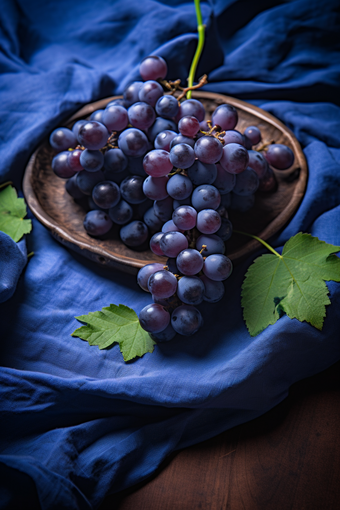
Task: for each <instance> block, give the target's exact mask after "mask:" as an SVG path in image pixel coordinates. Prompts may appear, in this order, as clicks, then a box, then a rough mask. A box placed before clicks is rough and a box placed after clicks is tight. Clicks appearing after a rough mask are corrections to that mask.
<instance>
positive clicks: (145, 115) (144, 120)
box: [117, 102, 156, 131]
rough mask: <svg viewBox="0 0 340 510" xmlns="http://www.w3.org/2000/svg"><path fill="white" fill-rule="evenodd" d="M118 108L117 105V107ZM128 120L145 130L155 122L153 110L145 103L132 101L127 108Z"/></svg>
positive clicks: (134, 125)
mask: <svg viewBox="0 0 340 510" xmlns="http://www.w3.org/2000/svg"><path fill="white" fill-rule="evenodd" d="M117 108H118V107H117ZM128 116H129V122H130V124H132V126H133V127H135V128H138V129H142V130H144V131H145V130H146V129H148V128H149V127H150V126H152V124H153V123H154V122H155V119H156V114H155V110H154V109H153V108H152V106H150V105H149V104H147V103H142V102H138V103H134V104H133V105H132V106H130V108H129V109H128Z"/></svg>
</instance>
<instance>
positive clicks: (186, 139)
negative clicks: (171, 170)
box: [170, 134, 196, 150]
mask: <svg viewBox="0 0 340 510" xmlns="http://www.w3.org/2000/svg"><path fill="white" fill-rule="evenodd" d="M180 143H186V144H187V145H190V147H192V148H194V147H195V143H196V142H195V140H194V139H193V138H189V137H188V136H183V135H177V134H176V136H175V137H174V138H173V140H172V141H171V142H170V150H171V149H172V148H173V147H175V145H179V144H180Z"/></svg>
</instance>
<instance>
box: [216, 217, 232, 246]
mask: <svg viewBox="0 0 340 510" xmlns="http://www.w3.org/2000/svg"><path fill="white" fill-rule="evenodd" d="M232 233H233V226H232V223H231V221H230V220H229V219H228V218H222V223H221V226H220V228H219V229H218V231H217V232H216V235H218V237H220V238H221V239H222V241H228V239H230V238H231V235H232ZM223 253H224V252H223Z"/></svg>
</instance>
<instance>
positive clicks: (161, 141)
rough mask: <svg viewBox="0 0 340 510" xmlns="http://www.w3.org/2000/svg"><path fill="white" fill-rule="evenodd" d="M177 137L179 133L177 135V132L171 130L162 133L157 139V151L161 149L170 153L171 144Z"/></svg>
mask: <svg viewBox="0 0 340 510" xmlns="http://www.w3.org/2000/svg"><path fill="white" fill-rule="evenodd" d="M176 136H177V133H175V131H170V129H166V130H165V131H161V132H160V133H158V135H157V136H156V138H155V142H154V145H155V149H161V150H164V151H167V152H170V144H171V142H172V140H173V139H174V138H175V137H176Z"/></svg>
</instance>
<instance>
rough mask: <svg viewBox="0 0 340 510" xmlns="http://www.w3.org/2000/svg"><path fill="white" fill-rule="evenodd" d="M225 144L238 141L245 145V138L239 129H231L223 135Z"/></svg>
mask: <svg viewBox="0 0 340 510" xmlns="http://www.w3.org/2000/svg"><path fill="white" fill-rule="evenodd" d="M223 140H224V145H227V144H228V143H238V144H240V145H243V147H245V143H246V142H245V138H244V136H243V135H242V133H240V132H239V131H236V129H230V130H228V131H226V132H225V134H224V135H223Z"/></svg>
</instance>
